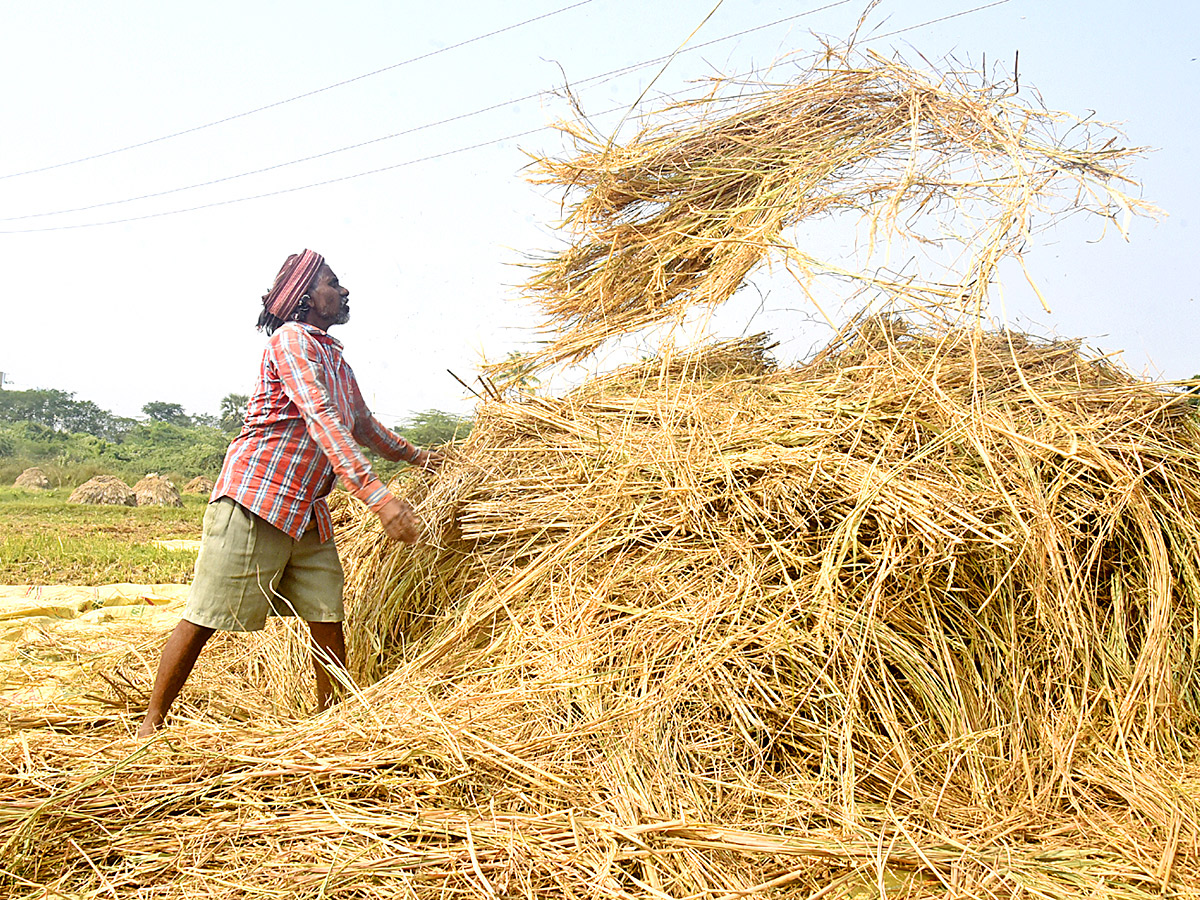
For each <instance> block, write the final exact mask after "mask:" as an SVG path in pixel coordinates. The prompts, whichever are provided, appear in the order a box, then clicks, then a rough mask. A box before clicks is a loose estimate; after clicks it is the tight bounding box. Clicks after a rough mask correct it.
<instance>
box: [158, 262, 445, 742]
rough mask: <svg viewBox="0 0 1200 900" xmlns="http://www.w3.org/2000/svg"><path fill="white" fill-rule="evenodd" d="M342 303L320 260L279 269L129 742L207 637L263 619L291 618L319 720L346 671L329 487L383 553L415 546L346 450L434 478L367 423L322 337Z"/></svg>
mask: <svg viewBox="0 0 1200 900" xmlns="http://www.w3.org/2000/svg"><path fill="white" fill-rule="evenodd" d="M349 296H350V292H349V291H348V290H346V288H344V287H342V286H341V285H340V284H339V283H338V279H337V276H336V275H335V274H334V273H333V270H332V269H330V268H329V266H328V265H326V263H325V260H324V258H323V257H322V256H321V255H320V254H319V253H314V252H313V251H311V250H305V251H304V252H303V253H298V254H294V255H292V256H289V257H288V259H287V261H286V262H285V263H284V264H283V267H282V268H281V269H280V270H279V274H278V275H277V276H276V277H275V283H274V285H273V286H272V287H271V290H270V291H269V292H268V293H267V294H266V295H265V296H264V297H263V311H262V314H261V315H260V316H259V320H258V327H259V329H260V330H264V329H265V330H266V332H267V334H268V335H269V339H268V341H267V348H266V350H265V351H264V352H263V359H262V366H261V369H260V372H259V379H258V384H257V385H256V387H255V389H254V393H253V395H252V396H251V398H250V401H249V403H248V404H247V407H246V421H245V424H244V425H243V427H242V430H241V433H240V434H239V435H238V436H237V437H236V438H235V439H234V440H233V442H232V443H231V444H230V445H229V450H228V451H227V452H226V454H225V462H224V464H223V465H222V467H221V474H220V477H219V478H218V479H217V483H216V486H215V487H214V488H213V492H212V497H211V500H210V503H209V506H208V509H207V510H206V511H205V515H204V531H203V536H202V541H201V546H200V554H199V556H198V557H197V559H196V574H195V578H194V579H193V581H192V585H191V588H190V590H189V591H188V600H187V606H186V607H185V609H184V611H183V618H182V619H181V620H180V622H179V624H178V625H177V626H176V627H175V630H174V631H173V632H172V633H171V636H170V637H169V638H168V639H167V643H166V645H165V646H164V647H163V653H162V659H161V660H160V662H159V665H158V673H157V675H156V677H155V680H154V688H153V690H152V692H151V695H150V704H149V707H148V708H147V710H146V716H145V718H144V719H143V721H142V724H141V727H140V728H139V730H138V736H139V737H146V736H148V735H150V734H152V733H153V732H154V731H155V730H156V729H158V728H159V727H161V726H162V723H163V720H164V719H165V718H166V714H167V711H168V710H169V709H170V707H171V703H172V702H173V701H174V700H175V697H176V696H177V695H178V694H179V691H180V689H181V688H182V687H183V684H184V682H185V681H186V680H187V677H188V675H189V674H190V673H191V671H192V667H193V666H194V665H195V663H196V659H197V658H198V657H199V655H200V651H201V650H202V649H203V648H204V645H205V643H206V642H207V641H208V639H209V638H210V637H211V636H212V634H213V633H214V632H215V631H218V630H220V631H257V630H259V629H261V628H262V627H263V625H264V624H265V621H266V617H267V616H268V615H296V616H299V617H300V618H302V619H304V620H305V621H306V622H307V623H308V628H309V632H310V634H311V636H312V643H313V666H314V669H315V671H316V679H317V699H318V702H319V704H320V707H321V708H322V709H325V708H328V706H329V705H330V704H331V703H332V701H333V696H334V684H333V679H334V677H335V676H334V675H333V674H332V673H331V671H330V668H329V664H328V663H327V660H332V661H333V664H334V665H336V666H337V667H339V668H345V665H346V642H345V636H344V634H343V632H342V619H343V617H344V613H343V608H342V583H343V576H342V567H341V563H340V561H339V560H338V556H337V549H336V548H335V547H334V543H333V522H332V520H331V519H330V515H329V507H328V506H327V505H326V502H325V495H326V494H328V493H329V491H330V489H331V488H332V487H333V481H334V477H335V475H336V476H338V477H340V478H341V479H342V482H343V483H344V484H345V486H346V488H347V490H349V491H350V492H351V493H352V494H354V495H355V496H356V497H358V498H359V499H361V500H363V501H364V502H365V503H366V504H367V505H368V506H369V507H370V508H371V509H372V510H373V511H374V512H375V513H376V514H377V515H378V516H379V520H380V522H381V524H382V525H383V530H384V532H385V533H386V534H387V536H388V537H389V538H391V539H392V540H395V541H404V542H408V543H411V542H413V541H415V540H416V539H417V537H418V534H419V530H418V522H417V519H416V516H415V514H414V512H413V509H412V507H411V506H410V505H409V504H408V503H407V502H406V501H404V500H399V499H397V498H396V497H394V496H393V495H392V494H391V492H390V491H388V489H387V488H386V487H385V486H384V485H383V483H382V482H381V481H380V480H379V479H378V478H377V477H375V475H374V474H372V472H371V467H370V464H369V463H368V462H367V459H366V457H364V456H363V454H362V452H361V451H360V450H359V449H358V447H357V446H356V444H362V445H363V446H369V447H372V448H374V449H375V450H376V451H378V452H379V453H380V454H381V455H382V456H384V457H385V458H386V459H390V460H404V461H405V462H408V463H411V464H413V465H420V466H425V467H427V468H434V467H436V466H437V465H439V464H440V463H441V461H442V457H441V455H440V454H437V453H433V452H431V451H428V450H422V449H420V448H418V447H415V446H413V445H412V444H409V443H408V442H407V441H406V440H404V438H402V437H400V436H398V435H396V434H393V433H392V432H391V431H389V430H388V429H387V428H385V427H384V426H383V425H382V424H380V422H379V421H378V420H377V419H376V418H375V417H374V416H372V415H371V413H370V411H369V410H368V409H367V406H366V404H365V402H364V401H363V398H362V393H361V392H360V391H359V388H358V383H357V381H356V380H355V378H354V372H353V371H352V370H351V369H350V367H349V366H348V365H346V363H345V361H344V359H343V358H342V345H341V343H340V342H339V341H338V340H336V339H335V338H333V337H330V336H329V334H328V331H329V328H330V327H331V326H333V325H341V324H344V323H345V322H347V321H348V320H349V318H350V305H349V303H348V302H347V297H349Z"/></svg>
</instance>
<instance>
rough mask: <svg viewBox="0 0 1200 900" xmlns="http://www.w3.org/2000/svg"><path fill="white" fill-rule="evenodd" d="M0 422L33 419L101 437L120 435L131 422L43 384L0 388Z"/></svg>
mask: <svg viewBox="0 0 1200 900" xmlns="http://www.w3.org/2000/svg"><path fill="white" fill-rule="evenodd" d="M0 422H11V423H14V424H15V423H18V422H33V423H36V424H38V425H44V426H45V427H46V428H52V429H54V430H55V431H65V432H69V433H80V434H90V435H94V436H95V437H98V438H104V439H105V440H118V439H120V437H121V435H122V434H124V433H125V432H126V431H128V430H129V429H130V428H131V427H132V425H133V421H132V420H131V419H124V418H120V417H118V416H114V415H113V414H112V413H110V412H108V411H107V410H103V409H101V408H100V407H99V406H97V405H96V404H95V403H93V402H92V401H90V400H76V399H75V395H74V394H71V393H67V392H66V391H59V390H53V389H44V388H38V389H35V390H29V391H0Z"/></svg>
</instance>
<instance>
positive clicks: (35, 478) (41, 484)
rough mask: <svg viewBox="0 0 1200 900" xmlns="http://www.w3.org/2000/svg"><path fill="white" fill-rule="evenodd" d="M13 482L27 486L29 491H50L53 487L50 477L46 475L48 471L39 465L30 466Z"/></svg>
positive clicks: (26, 488) (20, 486)
mask: <svg viewBox="0 0 1200 900" xmlns="http://www.w3.org/2000/svg"><path fill="white" fill-rule="evenodd" d="M13 484H14V485H15V486H16V487H19V488H25V490H27V491H48V490H50V488H51V487H53V485H51V484H50V479H49V478H47V477H46V473H45V472H43V471H42V470H41V469H39V468H38V467H37V466H30V467H29V468H28V469H26V470H25V471H24V472H22V473H21V474H20V475H18V476H17V480H16V481H14V482H13Z"/></svg>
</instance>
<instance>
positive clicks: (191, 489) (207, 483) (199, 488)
mask: <svg viewBox="0 0 1200 900" xmlns="http://www.w3.org/2000/svg"><path fill="white" fill-rule="evenodd" d="M212 489H213V480H212V479H211V478H205V477H204V476H203V475H197V476H196V477H195V478H193V479H192V480H191V481H189V482H188V483H187V484H185V485H184V486H183V492H184V493H185V494H204V495H205V496H207V495H208V494H211V493H212Z"/></svg>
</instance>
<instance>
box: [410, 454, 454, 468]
mask: <svg viewBox="0 0 1200 900" xmlns="http://www.w3.org/2000/svg"><path fill="white" fill-rule="evenodd" d="M445 461H446V454H444V453H439V452H438V451H437V450H422V451H421V452H420V453H418V454H417V458H416V460H414V461H413V465H414V466H420V467H421V468H423V469H429V470H430V471H431V472H436V471H437V470H438V468H439V467H440V466H441V464H442V463H444V462H445Z"/></svg>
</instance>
